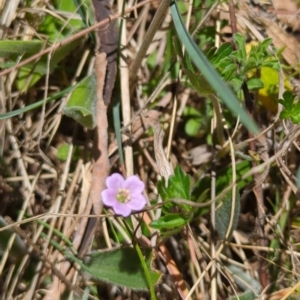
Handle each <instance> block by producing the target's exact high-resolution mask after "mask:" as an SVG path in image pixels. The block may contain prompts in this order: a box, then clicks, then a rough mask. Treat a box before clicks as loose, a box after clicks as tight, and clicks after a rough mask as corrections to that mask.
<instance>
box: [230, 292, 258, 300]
mask: <svg viewBox="0 0 300 300" xmlns="http://www.w3.org/2000/svg"><path fill="white" fill-rule="evenodd" d="M255 299H257V296H256V295H255V294H254V293H253V292H252V291H247V292H245V293H243V294H241V295H238V296H234V297H231V298H230V300H255Z"/></svg>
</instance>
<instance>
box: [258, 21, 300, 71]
mask: <svg viewBox="0 0 300 300" xmlns="http://www.w3.org/2000/svg"><path fill="white" fill-rule="evenodd" d="M259 21H260V22H261V23H263V25H264V26H265V29H266V32H267V35H268V36H269V37H270V38H272V40H273V44H274V46H275V47H276V48H277V49H278V50H280V49H283V51H282V56H283V58H284V59H285V60H286V62H287V63H288V64H289V65H290V66H291V67H292V68H294V69H298V64H299V61H300V51H299V43H298V42H297V40H296V39H295V38H294V37H292V36H291V35H289V34H287V33H286V32H285V31H284V30H283V29H281V28H280V27H279V26H278V25H277V24H276V23H275V22H273V21H271V20H269V19H266V18H259Z"/></svg>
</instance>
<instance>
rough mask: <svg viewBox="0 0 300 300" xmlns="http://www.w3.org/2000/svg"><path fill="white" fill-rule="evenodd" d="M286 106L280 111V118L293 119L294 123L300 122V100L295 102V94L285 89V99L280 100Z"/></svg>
mask: <svg viewBox="0 0 300 300" xmlns="http://www.w3.org/2000/svg"><path fill="white" fill-rule="evenodd" d="M278 102H279V103H281V104H282V105H283V106H284V109H283V110H282V112H281V113H280V119H282V120H283V119H287V120H291V121H292V122H293V123H294V124H299V123H300V101H299V100H298V101H297V102H296V103H295V96H294V95H293V93H292V92H291V91H285V92H284V94H283V99H281V100H279V101H278Z"/></svg>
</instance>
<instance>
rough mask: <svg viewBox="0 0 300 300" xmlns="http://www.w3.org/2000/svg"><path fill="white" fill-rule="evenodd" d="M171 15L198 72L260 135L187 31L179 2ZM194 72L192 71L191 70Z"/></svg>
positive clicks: (175, 4)
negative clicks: (178, 5)
mask: <svg viewBox="0 0 300 300" xmlns="http://www.w3.org/2000/svg"><path fill="white" fill-rule="evenodd" d="M171 14H172V18H173V22H174V26H175V29H176V32H177V37H178V39H180V41H181V42H182V44H183V45H184V46H185V48H186V51H187V53H188V54H189V56H190V58H191V61H193V63H194V64H195V66H196V67H197V69H198V71H199V72H201V73H202V74H203V76H204V77H205V79H206V81H207V82H208V83H209V84H210V85H211V87H212V88H213V90H214V91H215V92H216V93H217V94H218V96H219V97H220V98H221V100H222V101H224V103H225V105H226V106H227V107H228V108H229V109H230V111H231V112H232V113H233V114H234V115H236V116H239V117H240V120H241V122H242V123H243V124H244V125H245V126H246V127H247V128H248V130H250V131H251V132H253V133H255V134H256V133H258V132H259V130H258V128H257V125H256V124H255V123H254V121H253V120H252V119H251V118H250V117H249V115H248V114H247V113H246V111H245V110H244V109H243V108H242V107H241V106H240V105H239V101H238V99H237V98H236V96H235V95H234V93H233V92H232V91H231V90H230V89H229V87H228V86H227V85H226V84H225V83H224V81H223V80H222V78H221V77H220V75H219V74H218V73H217V72H216V70H215V69H214V67H213V66H212V65H211V63H210V62H209V61H208V59H207V58H206V56H205V55H204V54H203V53H202V51H201V50H200V49H199V47H198V46H197V45H196V43H195V42H194V40H193V39H192V37H191V35H190V34H189V33H188V31H187V30H186V27H185V25H184V24H183V21H182V19H181V16H180V13H179V11H178V7H177V2H176V1H173V2H172V3H171ZM190 71H191V72H192V70H190Z"/></svg>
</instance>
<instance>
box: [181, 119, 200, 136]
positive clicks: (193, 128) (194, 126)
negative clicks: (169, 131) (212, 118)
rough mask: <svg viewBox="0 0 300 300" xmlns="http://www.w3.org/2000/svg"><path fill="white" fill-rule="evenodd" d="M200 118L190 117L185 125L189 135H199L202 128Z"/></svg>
mask: <svg viewBox="0 0 300 300" xmlns="http://www.w3.org/2000/svg"><path fill="white" fill-rule="evenodd" d="M201 120H202V119H200V118H190V119H189V120H187V122H186V123H185V125H184V131H185V133H186V134H187V135H189V136H197V134H198V133H199V131H200V129H201Z"/></svg>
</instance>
